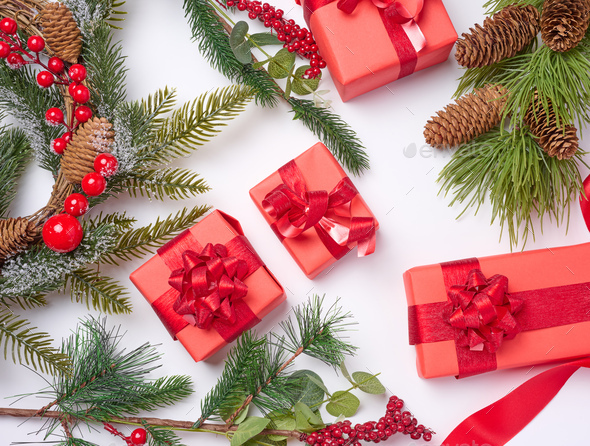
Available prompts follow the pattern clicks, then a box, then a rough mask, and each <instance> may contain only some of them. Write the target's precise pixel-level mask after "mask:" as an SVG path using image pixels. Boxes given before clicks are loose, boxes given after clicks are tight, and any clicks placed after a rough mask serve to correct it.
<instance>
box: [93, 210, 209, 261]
mask: <svg viewBox="0 0 590 446" xmlns="http://www.w3.org/2000/svg"><path fill="white" fill-rule="evenodd" d="M208 210H209V207H207V206H197V207H194V208H193V209H190V210H189V209H186V208H185V209H183V210H181V211H179V212H178V213H176V215H171V216H169V217H168V218H166V219H164V220H160V218H159V217H158V219H157V220H156V222H155V223H153V224H149V225H147V226H144V227H142V228H137V229H132V230H130V231H127V232H126V233H124V234H123V235H122V236H121V237H120V238H119V240H118V243H117V245H116V246H114V247H113V248H112V249H111V250H110V251H109V252H108V253H107V254H106V255H105V256H104V257H103V258H102V261H103V262H105V263H110V264H114V265H117V264H118V263H117V260H131V259H133V258H141V257H143V256H145V255H147V254H152V253H153V252H154V251H155V250H156V249H157V248H159V247H160V246H162V244H164V243H166V242H167V241H169V240H171V239H172V238H174V237H175V236H176V235H178V234H179V233H180V232H181V231H183V230H185V229H187V228H190V227H191V226H193V225H194V224H195V223H196V222H197V220H198V219H199V218H201V217H202V216H203V215H204V214H205V213H206V212H207V211H208Z"/></svg>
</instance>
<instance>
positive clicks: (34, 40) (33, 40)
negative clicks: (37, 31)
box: [27, 36, 45, 53]
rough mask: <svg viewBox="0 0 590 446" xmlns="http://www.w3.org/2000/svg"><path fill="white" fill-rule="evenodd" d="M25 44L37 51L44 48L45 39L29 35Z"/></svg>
mask: <svg viewBox="0 0 590 446" xmlns="http://www.w3.org/2000/svg"><path fill="white" fill-rule="evenodd" d="M27 46H28V47H29V49H30V50H31V51H33V52H34V53H39V52H41V51H43V49H44V48H45V40H43V37H41V36H31V37H29V40H27Z"/></svg>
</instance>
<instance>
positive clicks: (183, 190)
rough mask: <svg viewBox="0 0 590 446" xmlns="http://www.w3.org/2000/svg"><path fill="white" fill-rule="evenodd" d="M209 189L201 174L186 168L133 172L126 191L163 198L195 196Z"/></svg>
mask: <svg viewBox="0 0 590 446" xmlns="http://www.w3.org/2000/svg"><path fill="white" fill-rule="evenodd" d="M208 190H210V188H209V186H207V184H206V183H205V180H203V179H202V178H201V176H200V175H199V174H197V173H195V172H193V171H191V170H187V169H175V168H171V167H170V168H165V169H154V170H145V171H141V172H137V173H133V174H131V175H130V176H129V178H128V183H127V191H128V193H129V195H131V196H132V197H137V195H141V196H142V197H143V196H146V197H147V198H152V197H153V198H155V199H156V200H164V198H166V197H168V198H170V199H171V200H181V199H183V198H190V197H195V196H197V195H199V194H203V193H205V192H207V191H208Z"/></svg>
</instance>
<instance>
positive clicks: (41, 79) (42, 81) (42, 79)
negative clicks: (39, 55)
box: [37, 71, 55, 88]
mask: <svg viewBox="0 0 590 446" xmlns="http://www.w3.org/2000/svg"><path fill="white" fill-rule="evenodd" d="M54 82H55V79H54V77H53V74H51V73H50V72H49V71H40V72H39V73H37V83H38V84H39V85H40V86H41V87H43V88H49V87H51V86H52V85H53V83H54Z"/></svg>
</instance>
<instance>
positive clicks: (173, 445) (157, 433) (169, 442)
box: [143, 422, 185, 446]
mask: <svg viewBox="0 0 590 446" xmlns="http://www.w3.org/2000/svg"><path fill="white" fill-rule="evenodd" d="M143 427H144V428H145V430H146V431H147V434H148V435H147V437H148V443H147V444H148V446H185V445H184V444H183V443H181V442H180V438H178V435H176V434H175V433H174V431H173V430H172V429H170V428H166V427H156V426H150V425H149V424H147V423H145V422H144V423H143Z"/></svg>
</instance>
